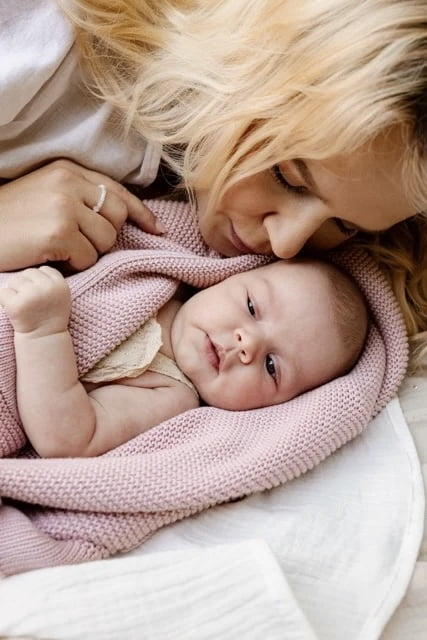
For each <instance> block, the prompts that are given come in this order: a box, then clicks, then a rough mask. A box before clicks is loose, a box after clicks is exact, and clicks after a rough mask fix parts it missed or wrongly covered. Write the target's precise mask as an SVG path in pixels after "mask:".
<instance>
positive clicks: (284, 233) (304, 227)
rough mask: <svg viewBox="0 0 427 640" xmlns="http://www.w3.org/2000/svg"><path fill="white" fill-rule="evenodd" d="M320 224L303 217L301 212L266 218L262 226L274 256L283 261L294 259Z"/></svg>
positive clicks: (273, 215) (317, 221) (278, 214)
mask: <svg viewBox="0 0 427 640" xmlns="http://www.w3.org/2000/svg"><path fill="white" fill-rule="evenodd" d="M322 222H323V220H322V221H320V220H317V219H313V218H311V217H309V216H305V215H304V212H301V211H297V212H294V213H292V212H287V213H286V215H281V214H280V213H274V214H272V215H271V216H266V217H265V219H264V226H265V229H266V230H267V234H268V237H269V240H270V245H271V249H272V251H273V253H274V255H276V256H277V257H278V258H284V259H285V260H288V259H290V258H294V257H295V256H296V255H298V253H299V252H300V251H301V249H302V248H303V247H304V246H305V244H306V243H307V242H308V240H310V238H311V237H312V236H313V234H314V233H316V231H317V230H318V229H319V228H320V226H321V224H322Z"/></svg>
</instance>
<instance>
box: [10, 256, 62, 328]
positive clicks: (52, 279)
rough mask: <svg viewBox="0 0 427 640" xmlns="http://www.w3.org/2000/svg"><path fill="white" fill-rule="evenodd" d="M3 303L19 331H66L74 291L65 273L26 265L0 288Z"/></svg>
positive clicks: (50, 268)
mask: <svg viewBox="0 0 427 640" xmlns="http://www.w3.org/2000/svg"><path fill="white" fill-rule="evenodd" d="M0 305H1V306H3V308H4V310H5V311H6V313H7V315H8V316H9V319H10V321H11V323H12V325H13V328H14V330H15V332H17V333H26V334H34V335H35V336H37V337H38V336H45V335H50V334H53V333H59V332H62V331H65V330H66V329H67V328H68V320H69V317H70V310H71V295H70V290H69V288H68V285H67V283H66V281H65V279H64V278H63V276H62V275H61V274H60V273H59V271H57V270H56V269H53V268H52V267H46V266H43V267H39V268H36V269H26V270H25V271H21V272H20V273H17V274H16V275H14V276H12V277H11V279H10V280H9V282H8V286H7V288H4V289H0Z"/></svg>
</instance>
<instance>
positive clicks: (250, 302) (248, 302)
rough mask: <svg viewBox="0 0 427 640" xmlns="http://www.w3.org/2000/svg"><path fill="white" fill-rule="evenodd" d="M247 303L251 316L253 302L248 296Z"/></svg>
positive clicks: (252, 313) (252, 314) (253, 311)
mask: <svg viewBox="0 0 427 640" xmlns="http://www.w3.org/2000/svg"><path fill="white" fill-rule="evenodd" d="M247 305H248V310H249V313H250V314H251V316H254V315H255V307H254V303H253V302H252V300H251V299H250V298H249V297H248V299H247Z"/></svg>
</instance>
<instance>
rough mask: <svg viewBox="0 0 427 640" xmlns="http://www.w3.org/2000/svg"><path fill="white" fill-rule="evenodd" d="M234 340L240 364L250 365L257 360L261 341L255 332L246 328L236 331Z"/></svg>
mask: <svg viewBox="0 0 427 640" xmlns="http://www.w3.org/2000/svg"><path fill="white" fill-rule="evenodd" d="M234 340H235V343H236V347H237V354H238V358H239V360H240V362H242V363H243V364H250V363H251V362H252V360H253V359H254V358H255V355H256V350H257V344H258V342H259V339H258V338H257V336H256V335H255V332H254V331H248V330H247V329H244V328H239V329H235V331H234Z"/></svg>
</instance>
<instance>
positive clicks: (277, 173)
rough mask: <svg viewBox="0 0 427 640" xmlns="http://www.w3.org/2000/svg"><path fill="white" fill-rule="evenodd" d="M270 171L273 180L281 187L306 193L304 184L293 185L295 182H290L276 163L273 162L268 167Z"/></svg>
mask: <svg viewBox="0 0 427 640" xmlns="http://www.w3.org/2000/svg"><path fill="white" fill-rule="evenodd" d="M270 173H271V175H272V177H273V180H275V181H276V182H277V183H278V184H280V186H281V187H284V188H285V189H287V190H288V191H292V192H294V193H307V192H308V189H307V187H306V186H304V185H295V184H290V183H289V182H288V181H287V180H286V178H285V176H284V175H283V173H282V171H281V169H280V167H279V165H278V164H275V165H273V166H272V167H271V169H270Z"/></svg>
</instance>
